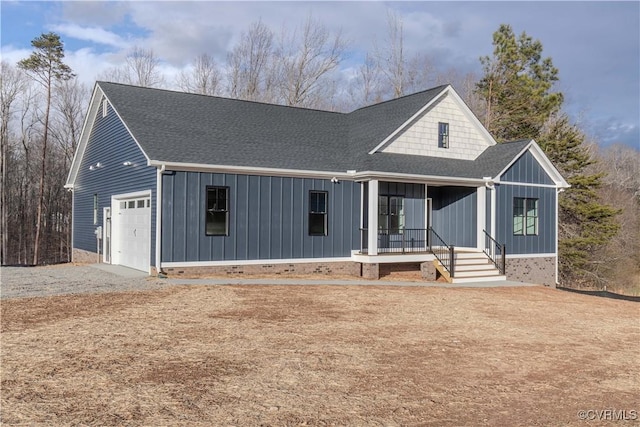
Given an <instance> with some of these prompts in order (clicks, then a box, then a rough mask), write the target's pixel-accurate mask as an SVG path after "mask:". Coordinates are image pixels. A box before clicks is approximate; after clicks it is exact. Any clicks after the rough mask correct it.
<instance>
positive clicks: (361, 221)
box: [359, 182, 364, 245]
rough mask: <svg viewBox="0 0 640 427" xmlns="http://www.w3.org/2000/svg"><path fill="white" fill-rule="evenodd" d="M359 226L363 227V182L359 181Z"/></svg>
mask: <svg viewBox="0 0 640 427" xmlns="http://www.w3.org/2000/svg"><path fill="white" fill-rule="evenodd" d="M359 185H360V228H361V229H364V183H363V182H360V183H359ZM360 245H362V231H361V232H360Z"/></svg>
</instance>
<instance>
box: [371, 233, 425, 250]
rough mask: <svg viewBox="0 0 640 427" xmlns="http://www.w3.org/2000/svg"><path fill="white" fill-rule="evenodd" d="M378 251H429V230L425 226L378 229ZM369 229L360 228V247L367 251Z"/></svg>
mask: <svg viewBox="0 0 640 427" xmlns="http://www.w3.org/2000/svg"><path fill="white" fill-rule="evenodd" d="M377 236H378V253H402V254H404V253H411V252H428V251H429V250H430V249H429V230H428V229H425V228H403V229H386V228H380V229H378V234H377ZM368 239H369V236H368V230H367V229H366V228H361V229H360V247H361V248H362V252H367V251H368V248H369V245H368Z"/></svg>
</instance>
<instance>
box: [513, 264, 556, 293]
mask: <svg viewBox="0 0 640 427" xmlns="http://www.w3.org/2000/svg"><path fill="white" fill-rule="evenodd" d="M556 262H557V258H556V257H545V258H507V279H509V280H519V281H521V282H528V283H537V284H540V285H545V286H551V287H553V288H555V287H556Z"/></svg>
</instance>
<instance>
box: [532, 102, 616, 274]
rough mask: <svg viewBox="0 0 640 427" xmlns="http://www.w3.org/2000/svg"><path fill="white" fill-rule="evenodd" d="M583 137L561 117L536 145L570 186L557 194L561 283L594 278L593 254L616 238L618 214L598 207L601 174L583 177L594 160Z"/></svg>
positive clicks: (547, 127)
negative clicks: (559, 194)
mask: <svg viewBox="0 0 640 427" xmlns="http://www.w3.org/2000/svg"><path fill="white" fill-rule="evenodd" d="M584 139H585V136H584V133H583V132H582V131H580V129H578V128H577V127H576V126H575V125H572V124H571V123H570V122H569V118H568V117H567V116H566V115H565V114H562V115H559V116H554V117H552V118H551V119H550V120H549V122H548V123H547V126H545V128H544V129H543V130H542V132H541V135H540V138H539V139H538V143H539V145H540V147H541V148H542V149H543V150H544V151H545V153H546V155H547V156H548V157H549V159H550V160H551V161H552V162H553V163H554V164H555V165H556V166H557V167H558V168H559V170H560V172H561V173H562V175H563V176H564V177H565V179H566V180H567V182H568V183H569V184H570V185H571V187H570V188H568V189H567V190H566V191H565V192H564V193H562V194H561V196H560V198H559V200H558V203H559V205H560V218H559V221H560V227H559V236H558V238H559V252H560V260H559V263H560V269H559V270H560V275H561V277H562V279H563V280H562V281H563V282H566V281H569V280H576V279H578V280H581V279H582V280H586V281H591V279H593V278H594V276H593V274H592V272H593V271H594V270H595V269H594V268H593V266H592V265H591V263H592V262H593V261H599V260H592V259H591V258H592V255H593V253H594V252H595V251H596V250H597V249H599V248H601V247H602V246H603V245H606V244H607V243H608V242H609V240H610V239H611V238H612V237H613V236H615V235H616V233H617V232H618V230H619V224H618V223H617V222H616V215H617V214H619V213H620V211H619V210H617V209H613V208H612V207H610V206H608V205H605V204H602V203H600V201H599V200H598V194H597V189H598V188H600V187H601V186H602V178H603V177H604V174H602V173H598V174H588V173H586V171H587V168H588V166H590V165H592V164H593V163H595V160H594V159H593V157H592V156H591V155H590V153H589V152H588V150H587V148H586V146H585V144H584Z"/></svg>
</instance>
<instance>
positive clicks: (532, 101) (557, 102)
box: [476, 25, 619, 282]
mask: <svg viewBox="0 0 640 427" xmlns="http://www.w3.org/2000/svg"><path fill="white" fill-rule="evenodd" d="M493 46H494V51H493V57H483V58H480V61H481V62H482V65H483V68H484V76H483V77H482V79H481V80H480V81H479V82H478V84H477V85H476V93H477V94H478V96H479V97H480V98H481V99H482V100H483V101H484V102H485V108H486V114H485V126H486V127H487V129H488V130H489V132H491V134H492V135H493V136H494V137H495V138H496V140H498V141H499V142H504V141H509V140H515V139H521V138H527V139H528V138H531V139H535V140H536V141H537V142H538V143H539V145H540V147H541V148H542V149H543V150H544V151H545V153H546V154H547V156H548V157H549V159H550V160H551V161H552V162H553V163H554V165H555V166H556V167H557V168H558V169H559V170H560V172H561V173H562V174H563V176H564V177H565V179H566V180H567V182H568V183H569V184H570V185H571V188H569V189H567V190H566V191H565V192H564V193H561V195H560V198H559V201H558V203H559V207H560V212H559V235H558V238H559V263H560V276H561V278H562V281H563V282H566V281H568V280H575V279H589V276H593V275H592V274H591V272H592V271H594V270H595V269H594V268H593V266H594V262H595V261H598V260H595V259H593V257H594V253H595V251H596V249H598V248H600V247H602V246H604V245H605V244H606V243H608V241H609V239H610V238H611V237H612V236H614V235H615V234H616V233H617V232H618V228H619V227H618V224H617V222H616V215H617V214H618V211H617V210H615V209H612V208H611V207H610V206H607V205H604V204H602V203H600V201H599V200H598V197H597V191H596V190H597V189H598V187H600V185H601V184H602V177H603V175H602V174H588V173H587V168H588V166H589V165H591V164H592V163H593V162H594V160H593V158H592V157H591V156H590V154H589V152H588V150H587V148H586V147H585V144H584V140H585V136H584V133H583V132H582V131H580V129H578V128H577V127H576V126H575V125H572V124H571V123H570V121H569V119H568V117H567V116H566V115H565V114H563V113H561V107H562V103H563V96H562V93H560V92H553V85H554V83H555V82H556V81H557V80H558V69H557V68H555V67H554V66H553V63H552V61H551V58H545V59H542V43H540V41H538V40H536V41H534V40H532V38H531V37H529V36H528V35H527V34H526V33H522V35H520V37H518V38H516V36H515V34H514V33H513V30H512V29H511V27H510V26H509V25H501V26H500V28H499V29H498V31H496V32H495V33H494V34H493Z"/></svg>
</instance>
